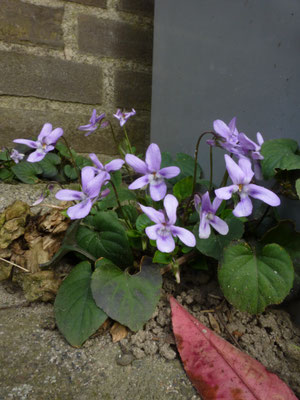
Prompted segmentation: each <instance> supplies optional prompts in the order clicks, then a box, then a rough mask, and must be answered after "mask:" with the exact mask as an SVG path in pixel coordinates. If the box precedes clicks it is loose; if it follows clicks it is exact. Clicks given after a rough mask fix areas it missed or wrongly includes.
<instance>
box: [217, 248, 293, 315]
mask: <svg viewBox="0 0 300 400" xmlns="http://www.w3.org/2000/svg"><path fill="white" fill-rule="evenodd" d="M218 277H219V282H220V286H221V289H222V291H223V293H224V295H225V297H226V299H227V300H228V301H229V302H230V303H231V304H233V305H234V306H235V307H236V308H238V309H239V310H241V311H247V312H249V313H252V314H257V313H261V312H263V311H264V309H265V308H266V307H267V306H268V305H270V304H279V303H281V302H282V301H283V299H284V298H285V297H286V296H287V295H288V293H289V291H290V290H291V288H292V285H293V279H294V269H293V264H292V261H291V258H290V256H289V255H288V253H287V252H286V251H285V250H284V249H283V248H282V247H280V246H279V245H278V244H274V243H273V244H268V245H267V246H265V247H264V248H263V249H262V250H261V251H259V252H256V251H254V250H252V249H251V248H250V246H249V245H248V244H247V243H239V244H234V245H229V246H228V247H227V248H226V249H225V250H224V253H223V261H222V263H221V266H220V268H219V271H218Z"/></svg>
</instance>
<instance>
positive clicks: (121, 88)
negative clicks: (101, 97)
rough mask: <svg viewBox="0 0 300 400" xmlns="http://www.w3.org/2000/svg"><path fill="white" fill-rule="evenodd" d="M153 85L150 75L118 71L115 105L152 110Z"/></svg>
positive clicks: (116, 75)
mask: <svg viewBox="0 0 300 400" xmlns="http://www.w3.org/2000/svg"><path fill="white" fill-rule="evenodd" d="M151 84H152V77H151V75H150V74H146V73H141V72H135V71H117V72H116V74H115V103H116V104H118V106H120V107H126V108H131V107H136V108H141V107H142V108H146V109H149V110H150V104H151Z"/></svg>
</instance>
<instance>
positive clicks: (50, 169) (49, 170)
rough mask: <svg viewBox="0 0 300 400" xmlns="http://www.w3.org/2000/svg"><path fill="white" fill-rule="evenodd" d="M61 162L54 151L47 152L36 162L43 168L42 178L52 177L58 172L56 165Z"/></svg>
mask: <svg viewBox="0 0 300 400" xmlns="http://www.w3.org/2000/svg"><path fill="white" fill-rule="evenodd" d="M60 162H61V159H60V157H59V156H58V155H57V154H55V153H48V154H46V156H45V157H44V158H43V159H42V161H40V162H39V163H38V164H39V166H40V167H41V168H42V170H43V177H44V178H53V177H55V176H56V175H57V174H58V169H57V168H56V165H59V164H60Z"/></svg>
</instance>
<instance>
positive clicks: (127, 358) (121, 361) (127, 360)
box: [116, 354, 134, 367]
mask: <svg viewBox="0 0 300 400" xmlns="http://www.w3.org/2000/svg"><path fill="white" fill-rule="evenodd" d="M132 361H134V356H133V354H120V355H118V356H117V357H116V363H117V364H118V365H121V366H122V367H124V366H125V365H129V364H131V363H132Z"/></svg>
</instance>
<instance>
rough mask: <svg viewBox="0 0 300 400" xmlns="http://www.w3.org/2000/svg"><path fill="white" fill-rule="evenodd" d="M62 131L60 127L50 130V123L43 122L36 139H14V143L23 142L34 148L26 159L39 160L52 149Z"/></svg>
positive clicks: (30, 160)
mask: <svg viewBox="0 0 300 400" xmlns="http://www.w3.org/2000/svg"><path fill="white" fill-rule="evenodd" d="M63 133H64V131H63V130H62V128H56V129H54V130H52V125H51V124H49V123H46V124H44V126H43V128H42V130H41V132H40V134H39V136H38V138H37V141H34V140H28V139H15V140H13V142H14V143H21V144H25V145H26V146H28V147H31V148H33V149H36V150H35V151H34V152H33V153H31V154H30V155H29V157H28V158H27V161H29V162H38V161H41V160H42V159H43V158H44V157H45V155H46V154H47V153H49V151H52V150H54V146H53V145H55V143H56V142H57V141H58V139H59V138H60V137H61V136H62V135H63Z"/></svg>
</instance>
